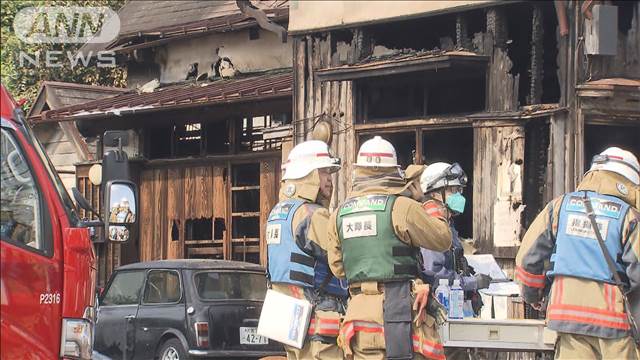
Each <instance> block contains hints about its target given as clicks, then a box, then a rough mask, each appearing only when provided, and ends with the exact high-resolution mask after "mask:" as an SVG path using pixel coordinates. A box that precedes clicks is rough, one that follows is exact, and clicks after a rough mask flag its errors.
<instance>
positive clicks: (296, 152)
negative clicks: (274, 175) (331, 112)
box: [282, 140, 340, 180]
mask: <svg viewBox="0 0 640 360" xmlns="http://www.w3.org/2000/svg"><path fill="white" fill-rule="evenodd" d="M283 168H284V170H285V172H284V175H283V176H282V179H283V180H294V179H301V178H303V177H305V176H307V175H309V174H310V173H311V172H312V171H313V170H315V169H324V168H327V169H329V171H331V172H336V171H338V170H340V159H339V158H335V157H333V156H331V153H330V152H329V146H328V145H327V144H326V143H325V142H323V141H319V140H309V141H305V142H303V143H300V144H298V145H296V146H295V147H294V148H293V149H291V152H290V153H289V156H288V157H287V162H286V163H285V164H284V166H283Z"/></svg>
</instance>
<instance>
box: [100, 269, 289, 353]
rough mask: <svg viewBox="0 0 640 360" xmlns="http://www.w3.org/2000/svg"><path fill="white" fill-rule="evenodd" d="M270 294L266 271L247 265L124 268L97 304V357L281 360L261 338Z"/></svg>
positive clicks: (273, 345)
mask: <svg viewBox="0 0 640 360" xmlns="http://www.w3.org/2000/svg"><path fill="white" fill-rule="evenodd" d="M266 289H267V287H266V278H265V272H264V268H262V267H260V266H258V265H254V264H249V263H243V262H236V261H224V260H160V261H151V262H143V263H136V264H130V265H125V266H122V267H120V268H118V269H117V270H116V271H114V273H113V274H112V275H111V278H110V280H109V283H108V284H107V287H106V288H105V291H104V292H103V294H102V296H100V298H99V305H98V312H97V319H96V328H95V338H94V349H95V350H96V351H97V352H99V353H100V354H103V355H106V356H108V357H111V358H113V359H123V358H126V359H127V360H133V359H161V360H177V359H180V360H182V359H187V358H259V357H262V356H269V355H283V354H284V350H283V347H282V345H281V344H279V343H277V342H275V341H272V340H269V339H267V338H265V337H262V336H259V335H258V334H257V333H256V330H257V327H258V319H259V318H260V310H261V309H262V303H263V300H264V296H265V292H266ZM125 349H126V350H125ZM125 351H126V353H125Z"/></svg>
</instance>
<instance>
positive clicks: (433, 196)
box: [420, 162, 491, 315]
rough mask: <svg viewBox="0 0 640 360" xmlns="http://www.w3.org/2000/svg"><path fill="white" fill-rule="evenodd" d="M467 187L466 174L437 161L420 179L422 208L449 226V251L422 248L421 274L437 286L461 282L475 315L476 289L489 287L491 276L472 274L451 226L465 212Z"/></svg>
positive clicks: (477, 304) (478, 301)
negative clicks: (442, 283) (447, 222)
mask: <svg viewBox="0 0 640 360" xmlns="http://www.w3.org/2000/svg"><path fill="white" fill-rule="evenodd" d="M466 185H467V175H466V174H465V172H464V170H463V169H462V167H461V166H460V165H459V164H458V163H453V164H448V163H445V162H436V163H433V164H431V165H429V166H427V167H426V168H425V170H424V172H423V173H422V176H421V177H420V187H421V189H422V192H424V194H425V197H426V198H427V200H426V201H425V202H424V203H423V205H422V206H423V208H424V209H425V210H426V211H427V213H429V214H436V215H440V216H443V217H445V218H447V219H448V220H449V226H450V227H451V235H452V238H451V248H450V249H448V250H447V251H445V252H444V253H441V252H436V251H433V250H429V249H422V250H421V252H422V259H423V262H424V270H423V274H424V275H425V278H426V280H427V282H428V283H430V284H431V285H432V286H438V281H439V280H440V279H448V280H449V285H451V284H453V280H454V279H458V280H460V285H461V286H462V289H463V290H464V291H465V300H470V301H471V303H472V308H473V310H474V313H475V314H476V315H477V314H478V313H479V311H480V308H481V307H482V300H481V298H480V295H479V294H478V293H477V290H478V289H485V288H488V287H489V283H490V282H491V277H490V276H488V275H485V274H480V273H477V274H474V273H473V269H472V268H471V267H470V266H469V265H468V264H467V262H466V259H465V257H464V249H463V247H462V241H461V240H460V238H459V237H458V231H457V230H456V229H455V227H454V224H453V218H454V217H456V216H458V215H460V214H462V213H463V212H464V207H465V203H466V200H465V198H464V195H462V193H463V190H464V187H465V186H466Z"/></svg>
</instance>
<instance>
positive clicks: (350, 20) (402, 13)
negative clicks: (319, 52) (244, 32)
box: [289, 0, 497, 34]
mask: <svg viewBox="0 0 640 360" xmlns="http://www.w3.org/2000/svg"><path fill="white" fill-rule="evenodd" d="M496 2H497V1H496V0H455V1H440V0H429V1H406V0H405V1H400V0H394V1H390V0H387V1H353V0H351V1H342V0H340V1H337V0H332V1H306V0H304V1H301V0H292V1H291V2H290V3H289V33H291V34H295V33H300V32H307V31H313V30H316V31H317V30H320V29H326V28H333V27H344V26H347V25H356V24H362V23H367V22H372V21H382V20H391V19H396V18H403V17H409V16H418V15H424V14H435V13H439V12H446V11H454V10H455V11H460V10H462V9H466V8H473V7H477V6H485V5H490V4H492V3H496Z"/></svg>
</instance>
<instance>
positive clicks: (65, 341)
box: [60, 319, 93, 360]
mask: <svg viewBox="0 0 640 360" xmlns="http://www.w3.org/2000/svg"><path fill="white" fill-rule="evenodd" d="M92 338H93V323H92V322H91V321H89V320H87V319H62V341H61V342H60V356H61V357H64V358H72V359H82V360H84V359H91V352H92V350H93V349H92V348H93V346H92V345H93V344H92Z"/></svg>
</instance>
